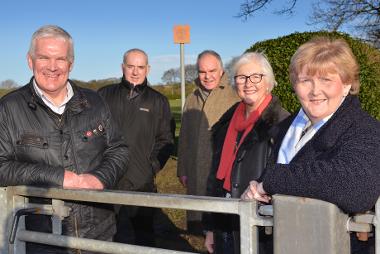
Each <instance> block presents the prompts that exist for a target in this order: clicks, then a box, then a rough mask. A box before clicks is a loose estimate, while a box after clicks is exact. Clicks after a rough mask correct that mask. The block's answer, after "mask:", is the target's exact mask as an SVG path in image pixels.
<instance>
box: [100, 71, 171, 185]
mask: <svg viewBox="0 0 380 254" xmlns="http://www.w3.org/2000/svg"><path fill="white" fill-rule="evenodd" d="M99 94H100V95H101V96H103V98H105V100H106V101H107V103H108V105H109V107H110V110H111V113H112V116H113V118H114V119H115V120H116V122H117V123H118V126H119V128H120V130H121V132H122V133H123V136H124V138H125V140H126V142H127V144H128V147H129V149H130V162H129V165H128V169H127V171H126V173H125V175H124V176H123V178H122V180H121V181H120V182H119V184H118V189H120V190H132V191H148V192H150V191H153V190H154V189H155V186H154V176H155V174H156V173H157V172H158V171H159V170H160V169H162V168H163V167H164V165H165V163H166V161H167V160H168V158H169V156H170V155H171V153H172V151H173V147H174V144H173V134H172V132H171V119H172V117H171V113H170V106H169V102H168V100H167V98H166V97H165V96H163V95H162V94H160V93H159V92H157V91H155V90H154V89H152V88H151V87H150V86H148V85H147V80H146V79H145V81H144V83H143V84H140V85H137V86H133V85H132V84H130V83H129V82H128V81H126V80H125V79H124V78H123V79H122V82H121V83H119V84H113V85H110V86H107V87H103V88H101V89H100V90H99Z"/></svg>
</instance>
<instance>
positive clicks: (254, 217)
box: [0, 186, 380, 254]
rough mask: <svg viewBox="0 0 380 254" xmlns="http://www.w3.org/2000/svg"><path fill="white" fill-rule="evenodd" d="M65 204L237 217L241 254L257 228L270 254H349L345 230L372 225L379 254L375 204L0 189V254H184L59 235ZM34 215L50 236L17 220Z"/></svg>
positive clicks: (254, 247)
mask: <svg viewBox="0 0 380 254" xmlns="http://www.w3.org/2000/svg"><path fill="white" fill-rule="evenodd" d="M28 197H42V198H51V199H52V205H37V204H33V203H29V202H28ZM65 200H74V201H85V202H98V203H107V204H121V205H133V206H147V207H157V208H174V209H184V210H195V211H210V212H217V213H229V214H237V215H239V216H240V231H241V246H240V247H241V253H242V254H248V253H253V254H256V253H258V231H257V229H258V227H259V226H265V227H272V226H273V236H274V253H275V254H279V253H285V254H287V253H341V254H348V253H350V247H349V233H348V230H350V231H359V232H369V231H371V227H372V225H374V226H376V246H377V248H376V254H380V248H379V246H380V240H379V236H380V232H379V227H378V226H377V225H378V224H379V221H380V220H379V218H380V214H379V213H380V199H379V200H378V202H377V203H376V214H373V213H367V214H363V215H360V216H355V217H353V218H349V217H348V216H347V215H346V214H344V213H342V212H341V211H340V210H339V209H338V208H337V207H336V206H335V205H333V204H330V203H327V202H324V201H320V200H314V199H307V198H300V197H291V196H283V195H275V196H274V198H273V207H272V206H264V207H261V208H259V211H258V210H257V203H256V202H255V201H243V200H238V199H225V198H212V197H196V196H187V195H173V194H171V195H165V194H155V193H149V194H147V193H138V192H121V191H88V190H62V189H56V188H48V189H45V188H36V187H28V186H17V187H8V188H2V189H0V207H2V211H4V212H1V213H0V252H1V253H4V254H24V253H25V242H36V243H44V244H51V245H56V246H61V247H68V248H75V249H82V250H88V251H99V252H103V253H111V254H112V253H144V254H145V253H152V254H153V253H163V254H166V253H167V254H169V253H170V254H171V253H178V254H179V253H186V252H181V251H175V250H166V249H159V248H148V247H143V246H136V245H128V244H121V243H113V242H104V241H99V240H92V239H84V238H76V237H69V236H64V235H61V220H62V219H63V218H64V217H66V216H68V215H69V211H68V209H67V207H66V206H65V205H64V201H65ZM33 211H37V212H38V213H40V214H48V215H52V221H53V233H52V234H47V233H39V232H32V231H28V230H25V225H24V223H23V219H24V218H23V217H24V216H22V215H23V213H24V212H33ZM259 214H262V215H259ZM273 215H274V216H273ZM14 218H19V223H18V226H17V227H16V228H14V229H12V222H13V219H14ZM13 225H15V224H13ZM12 233H13V235H12ZM12 238H13V239H14V242H13V241H12V240H13V239H12ZM316 239H318V241H316Z"/></svg>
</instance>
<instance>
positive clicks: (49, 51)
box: [27, 37, 73, 96]
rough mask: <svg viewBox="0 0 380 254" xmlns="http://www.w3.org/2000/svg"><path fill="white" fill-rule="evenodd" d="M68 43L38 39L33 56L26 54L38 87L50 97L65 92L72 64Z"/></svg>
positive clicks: (59, 40) (59, 39) (50, 39)
mask: <svg viewBox="0 0 380 254" xmlns="http://www.w3.org/2000/svg"><path fill="white" fill-rule="evenodd" d="M69 48H70V45H69V42H67V41H65V40H63V39H61V38H53V37H43V38H38V39H37V40H36V44H35V51H34V55H33V56H32V55H30V54H28V56H27V58H28V65H29V68H30V69H31V70H32V71H33V75H34V78H35V80H36V82H37V85H38V87H39V88H40V89H41V90H42V91H43V92H44V93H45V94H46V95H50V96H56V95H59V94H60V93H65V92H66V90H65V89H66V84H67V80H68V78H69V73H70V71H71V69H72V66H73V65H72V63H71V62H70V61H69Z"/></svg>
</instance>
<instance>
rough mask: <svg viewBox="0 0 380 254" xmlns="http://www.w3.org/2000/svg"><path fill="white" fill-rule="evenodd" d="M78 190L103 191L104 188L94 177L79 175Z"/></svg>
mask: <svg viewBox="0 0 380 254" xmlns="http://www.w3.org/2000/svg"><path fill="white" fill-rule="evenodd" d="M79 188H81V189H95V190H103V189H104V186H103V184H102V182H101V181H99V179H98V178H96V177H95V176H93V175H91V174H81V175H79Z"/></svg>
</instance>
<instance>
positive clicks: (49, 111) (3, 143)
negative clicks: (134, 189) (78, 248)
mask: <svg viewBox="0 0 380 254" xmlns="http://www.w3.org/2000/svg"><path fill="white" fill-rule="evenodd" d="M73 61H74V50H73V42H72V38H71V36H70V35H69V34H68V33H67V32H66V31H65V30H63V29H62V28H60V27H57V26H43V27H41V28H40V29H38V30H37V31H36V32H35V33H34V34H33V37H32V40H31V44H30V49H29V52H28V64H29V67H30V69H31V70H32V71H33V74H34V76H33V77H32V79H31V81H30V83H29V84H27V85H25V86H24V87H22V88H20V89H18V90H16V91H14V92H12V93H10V94H8V95H6V96H4V97H3V98H2V99H1V100H0V184H1V186H10V185H34V186H42V187H63V188H74V189H99V190H101V189H105V188H112V187H113V186H115V185H116V183H117V181H118V180H119V178H120V177H121V175H122V174H123V172H124V170H125V168H126V164H127V160H128V150H127V146H126V145H125V144H124V143H123V142H122V139H121V136H120V135H118V134H117V133H116V132H115V128H114V127H115V126H114V125H113V123H112V121H111V114H110V112H109V110H108V108H107V105H106V104H105V103H104V102H103V101H102V99H101V97H100V96H99V95H97V94H96V93H95V92H93V91H90V90H88V89H83V88H79V87H77V86H76V85H75V84H74V83H73V82H72V81H71V80H69V79H68V76H69V73H70V71H71V69H72V66H73ZM36 202H38V203H41V202H42V200H41V199H38V200H36ZM65 205H67V206H69V207H70V208H71V211H70V214H69V217H67V218H65V219H64V220H63V222H62V232H63V234H65V235H70V236H77V237H85V238H93V239H100V240H111V239H112V236H113V234H114V233H115V226H114V220H115V219H114V214H113V211H112V209H110V207H108V206H106V205H101V204H90V203H87V204H86V205H83V204H81V203H79V202H65ZM26 228H27V229H29V230H34V231H42V232H51V228H52V225H51V220H50V217H49V216H43V215H31V216H28V217H27V218H26ZM68 252H69V250H66V249H60V248H58V247H52V246H47V245H45V246H44V245H41V244H32V243H28V244H27V253H68ZM82 253H87V252H83V251H82Z"/></svg>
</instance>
